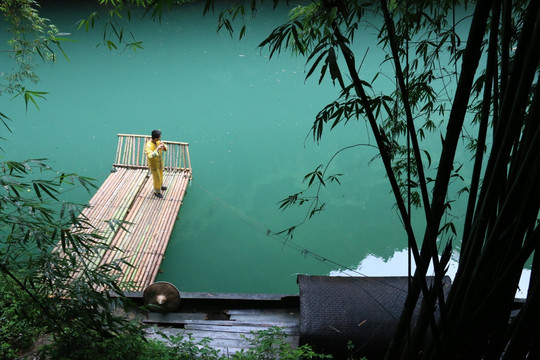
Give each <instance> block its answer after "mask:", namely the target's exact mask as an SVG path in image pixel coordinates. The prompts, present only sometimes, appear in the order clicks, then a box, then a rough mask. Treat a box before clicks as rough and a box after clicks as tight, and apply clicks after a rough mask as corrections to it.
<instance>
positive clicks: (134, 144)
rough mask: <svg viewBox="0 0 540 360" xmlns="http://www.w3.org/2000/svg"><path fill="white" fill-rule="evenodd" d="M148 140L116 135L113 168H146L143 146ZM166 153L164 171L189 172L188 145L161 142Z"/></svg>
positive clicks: (175, 142) (143, 137)
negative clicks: (116, 142)
mask: <svg viewBox="0 0 540 360" xmlns="http://www.w3.org/2000/svg"><path fill="white" fill-rule="evenodd" d="M149 140H150V137H149V136H145V135H130V134H118V147H117V149H116V160H115V162H114V164H113V166H114V167H130V168H146V167H147V166H148V161H147V158H146V154H145V145H146V143H147V142H148V141H149ZM163 143H165V144H166V145H167V151H164V152H163V160H164V167H165V170H166V171H180V170H191V160H190V158H189V148H188V145H189V144H188V143H184V142H177V141H163Z"/></svg>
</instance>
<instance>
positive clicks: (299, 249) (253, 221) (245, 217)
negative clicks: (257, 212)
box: [195, 182, 406, 306]
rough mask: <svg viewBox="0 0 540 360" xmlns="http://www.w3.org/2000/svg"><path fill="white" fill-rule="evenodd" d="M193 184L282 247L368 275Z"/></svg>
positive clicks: (363, 275)
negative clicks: (294, 239)
mask: <svg viewBox="0 0 540 360" xmlns="http://www.w3.org/2000/svg"><path fill="white" fill-rule="evenodd" d="M195 185H196V186H197V187H198V188H199V189H201V190H202V191H204V192H205V193H206V194H207V195H209V196H210V197H212V198H213V199H214V200H215V201H217V202H219V203H220V204H221V205H222V206H223V207H225V208H228V209H230V210H231V213H232V214H233V215H234V216H235V217H237V218H239V219H240V220H241V221H242V222H244V223H246V224H247V225H249V226H250V227H251V228H253V229H255V230H256V231H258V232H260V233H262V234H265V235H266V236H267V237H270V238H271V239H272V240H275V241H277V242H279V243H280V244H281V245H282V248H283V247H285V246H287V247H289V248H291V249H293V250H295V251H297V252H299V253H301V254H302V255H304V257H305V256H309V257H311V258H314V259H315V260H317V261H319V262H321V263H323V264H325V265H327V266H329V267H330V268H331V269H332V270H335V269H336V268H335V267H337V268H339V269H340V270H347V271H348V272H350V273H355V274H357V275H359V276H361V277H366V278H368V277H369V276H367V275H366V274H363V273H361V272H360V271H358V270H355V269H352V268H350V267H348V266H345V265H343V264H340V263H339V262H337V261H335V260H332V259H330V258H328V257H326V256H323V255H320V254H318V253H316V252H314V251H311V250H309V249H307V248H304V247H302V246H301V245H299V244H297V243H295V242H294V241H292V240H291V239H288V238H287V237H286V236H283V235H281V234H277V233H276V232H274V231H272V230H271V229H270V228H269V227H268V226H266V225H265V224H263V223H262V222H260V221H258V220H256V219H254V218H252V217H250V216H249V215H247V214H245V213H244V212H242V211H241V210H239V209H238V208H236V207H234V206H233V205H231V204H229V203H228V202H226V201H225V200H223V199H221V198H220V197H218V196H217V195H215V194H213V193H212V192H210V191H209V190H207V189H205V188H204V187H202V186H201V185H200V184H198V183H196V182H195ZM330 264H332V265H333V266H334V267H333V266H331V265H330ZM350 273H344V275H346V276H348V277H354V276H353V275H351V274H350ZM372 280H373V281H377V282H379V283H381V284H384V285H386V286H389V287H392V288H394V289H396V290H400V291H403V292H406V290H403V289H401V288H399V287H397V286H394V285H392V284H388V283H385V282H383V281H380V280H378V279H372ZM375 301H376V300H375ZM381 306H382V305H381Z"/></svg>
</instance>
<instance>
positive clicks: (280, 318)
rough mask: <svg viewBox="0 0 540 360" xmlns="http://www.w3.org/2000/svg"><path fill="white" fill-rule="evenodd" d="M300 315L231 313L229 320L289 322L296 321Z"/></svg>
mask: <svg viewBox="0 0 540 360" xmlns="http://www.w3.org/2000/svg"><path fill="white" fill-rule="evenodd" d="M299 319H300V315H299V314H296V315H290V314H279V313H273V314H264V313H259V314H257V313H254V314H249V315H241V314H237V315H231V317H230V319H229V320H233V321H236V322H269V323H291V322H298V321H299Z"/></svg>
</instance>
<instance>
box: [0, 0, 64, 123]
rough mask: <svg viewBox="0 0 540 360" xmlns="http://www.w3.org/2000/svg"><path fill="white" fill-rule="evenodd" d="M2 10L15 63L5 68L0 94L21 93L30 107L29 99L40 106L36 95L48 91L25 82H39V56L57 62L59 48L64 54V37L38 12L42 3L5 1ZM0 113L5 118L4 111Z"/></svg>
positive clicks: (29, 0) (23, 0) (46, 60)
mask: <svg viewBox="0 0 540 360" xmlns="http://www.w3.org/2000/svg"><path fill="white" fill-rule="evenodd" d="M0 14H1V15H2V16H3V19H4V21H5V23H6V24H7V28H6V31H7V32H8V33H9V34H10V36H11V37H10V39H9V41H8V43H7V45H8V46H9V50H7V51H8V52H9V55H10V57H11V58H12V59H13V60H14V67H13V68H12V69H5V70H6V73H5V74H3V76H2V81H1V82H0V95H2V94H10V95H14V96H22V97H23V98H24V101H25V104H26V106H27V107H28V103H33V104H34V105H36V106H37V103H36V101H35V98H42V97H43V95H45V94H46V93H45V92H41V91H34V90H29V89H27V87H26V85H25V84H26V83H27V82H30V83H33V84H35V83H37V82H38V79H39V78H38V76H37V74H36V72H35V68H36V63H37V62H36V60H38V59H40V60H42V61H45V62H54V61H56V58H57V52H60V53H62V54H64V56H65V53H64V52H63V50H62V47H61V46H60V41H62V39H61V38H57V37H56V35H57V33H58V30H57V28H56V27H55V26H54V25H52V24H50V22H49V20H48V19H45V18H42V17H41V16H40V15H39V4H38V3H37V2H36V1H33V0H6V1H2V2H0ZM0 117H2V118H5V116H4V115H2V116H0ZM2 121H3V120H2ZM4 124H5V123H4Z"/></svg>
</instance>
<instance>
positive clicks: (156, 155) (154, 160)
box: [145, 140, 167, 170]
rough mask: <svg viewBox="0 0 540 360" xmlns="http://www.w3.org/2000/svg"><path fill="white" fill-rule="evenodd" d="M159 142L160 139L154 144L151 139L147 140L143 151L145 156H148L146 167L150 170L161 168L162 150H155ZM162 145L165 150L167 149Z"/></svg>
mask: <svg viewBox="0 0 540 360" xmlns="http://www.w3.org/2000/svg"><path fill="white" fill-rule="evenodd" d="M159 144H161V140H158V141H156V143H155V144H154V143H153V142H152V140H148V142H147V143H146V148H145V152H146V157H147V158H148V167H149V168H150V170H159V169H163V161H162V160H161V155H162V153H163V150H161V149H160V150H156V149H157V147H158V145H159ZM163 145H164V146H165V151H167V145H165V144H163Z"/></svg>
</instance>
